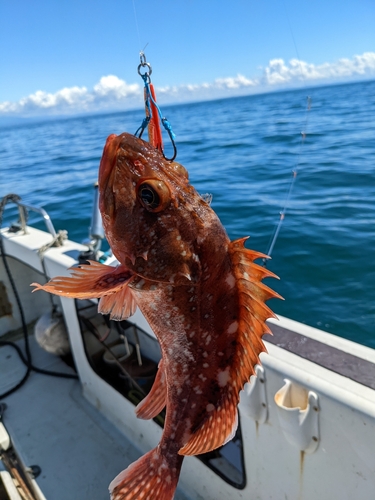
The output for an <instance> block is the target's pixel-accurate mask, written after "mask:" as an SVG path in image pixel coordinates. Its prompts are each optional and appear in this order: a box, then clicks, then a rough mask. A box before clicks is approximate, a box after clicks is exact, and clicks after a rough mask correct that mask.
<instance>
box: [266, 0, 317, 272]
mask: <svg viewBox="0 0 375 500" xmlns="http://www.w3.org/2000/svg"><path fill="white" fill-rule="evenodd" d="M282 3H283V5H284V10H285V16H286V19H287V22H288V26H289V30H290V34H291V37H292V40H293V44H294V49H295V51H296V54H297V61H298V67H299V71H300V75H301V81H302V84H303V86H304V87H305V88H306V81H305V75H304V73H303V68H302V62H301V58H300V56H299V52H298V48H297V44H296V40H295V38H294V34H293V30H292V26H291V23H290V20H289V16H288V10H287V7H286V4H285V1H284V0H283V2H282ZM310 109H311V97H310V96H307V98H306V109H305V120H304V127H303V129H302V130H301V135H300V142H299V146H298V152H297V160H296V162H295V166H294V169H293V170H292V176H291V180H290V184H289V188H288V192H287V195H286V198H285V202H284V205H283V208H282V210H281V212H280V217H279V221H278V222H277V223H276V226H275V230H274V233H273V235H272V236H271V238H270V241H269V244H268V250H267V252H266V255H267V256H268V257H271V254H272V251H273V249H274V246H275V244H276V240H277V238H278V236H279V233H280V229H281V225H282V223H283V221H284V219H285V216H286V212H287V209H288V207H289V203H290V199H291V196H292V191H293V188H294V185H295V182H296V178H297V175H298V171H297V170H298V166H299V165H300V163H301V156H302V147H303V144H304V143H305V139H306V131H307V125H308V120H309V111H310ZM266 263H267V259H263V265H264V266H266Z"/></svg>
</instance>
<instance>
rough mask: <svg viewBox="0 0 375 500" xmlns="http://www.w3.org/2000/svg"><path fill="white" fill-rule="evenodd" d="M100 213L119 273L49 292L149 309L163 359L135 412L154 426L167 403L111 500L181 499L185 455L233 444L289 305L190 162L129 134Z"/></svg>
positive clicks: (112, 150)
mask: <svg viewBox="0 0 375 500" xmlns="http://www.w3.org/2000/svg"><path fill="white" fill-rule="evenodd" d="M99 194H100V201H99V205H100V212H101V215H102V220H103V226H104V230H105V234H106V237H107V240H108V242H109V244H110V247H111V249H112V251H113V254H114V255H115V257H116V258H117V260H118V262H119V265H118V266H117V267H116V268H114V267H110V266H107V265H105V264H100V263H98V262H94V261H89V263H88V264H82V265H80V266H78V267H74V268H73V269H72V274H71V276H70V277H64V276H60V277H55V278H53V279H52V280H50V281H49V282H48V283H47V284H45V285H39V284H36V283H33V285H34V286H35V287H36V288H35V289H34V290H33V291H35V290H45V291H47V292H50V293H54V294H57V295H62V296H65V297H72V298H73V297H74V298H79V299H89V298H99V304H98V310H99V311H100V312H101V313H103V314H109V315H110V317H111V318H112V319H114V320H123V319H126V318H128V317H130V316H131V315H132V314H134V312H135V310H136V308H137V307H139V309H140V310H141V312H142V313H143V315H144V316H145V318H146V319H147V321H148V323H149V324H150V326H151V328H152V330H153V331H154V333H155V335H156V337H157V339H158V341H159V343H160V347H161V352H162V357H161V361H160V363H159V366H158V371H157V375H156V378H155V381H154V384H153V386H152V388H151V391H150V392H149V394H148V395H147V396H146V397H145V398H144V399H143V400H142V401H141V403H140V404H139V405H138V406H137V407H136V409H135V411H136V414H137V417H138V418H142V419H151V418H154V417H155V416H157V415H158V414H159V413H160V411H161V410H163V408H164V407H166V416H165V425H164V430H163V433H162V436H161V439H160V442H159V444H158V446H157V447H156V448H154V449H153V450H151V451H149V452H148V453H146V454H145V455H144V456H142V457H141V458H139V459H138V460H137V461H136V462H134V463H133V464H131V465H130V466H129V467H128V468H127V469H125V470H124V471H122V472H121V473H120V474H119V475H118V476H117V477H116V478H115V479H114V480H113V481H112V483H111V484H110V487H109V489H110V493H111V499H112V500H132V499H153V500H169V499H172V498H173V497H174V493H175V490H176V487H177V483H178V479H179V475H180V470H181V466H182V462H183V459H184V457H185V456H187V455H199V454H202V453H207V452H210V451H212V450H215V449H216V448H218V447H220V446H222V445H224V444H225V443H227V442H228V441H229V440H231V439H232V438H233V437H234V435H235V432H236V429H237V426H238V410H237V405H238V403H239V397H240V391H241V390H242V389H243V387H244V384H245V383H246V382H248V381H249V379H250V377H251V375H253V374H254V373H255V371H254V367H255V365H256V364H258V363H260V359H259V355H260V354H261V353H262V352H264V351H266V348H265V345H264V343H263V340H262V336H263V335H264V334H265V333H271V330H270V328H269V327H268V326H267V324H266V320H267V319H268V318H270V317H276V315H275V314H274V313H273V312H272V311H271V309H270V308H269V307H268V306H267V305H266V304H265V302H266V301H267V300H268V299H271V298H281V297H280V295H279V294H277V293H276V292H275V291H273V290H272V289H271V288H269V287H268V286H266V285H265V284H264V283H263V282H262V280H263V279H264V278H269V277H274V278H276V276H275V275H274V274H273V273H272V272H271V271H269V270H268V269H267V268H266V267H264V266H260V265H258V264H256V263H255V262H254V261H255V260H256V259H260V258H262V259H263V258H266V256H265V255H263V254H262V253H259V252H256V251H253V250H250V249H248V248H246V247H245V242H246V240H247V237H245V238H240V239H237V240H234V241H230V239H229V237H228V235H227V233H226V231H225V229H224V227H223V225H222V224H221V222H220V220H219V218H218V216H217V214H216V213H215V212H214V210H213V209H212V208H211V206H210V204H209V203H208V202H207V198H204V197H202V196H200V195H199V193H198V192H197V191H196V190H195V188H194V187H193V186H192V185H191V184H190V181H189V175H188V172H187V170H186V169H185V167H184V166H183V165H181V164H180V163H178V162H176V161H172V162H171V161H169V160H166V159H165V158H164V157H163V155H162V153H161V152H160V151H159V150H157V149H155V148H154V147H152V145H150V144H149V143H147V142H145V141H143V140H142V139H139V138H136V137H134V136H133V135H131V134H128V133H122V134H120V135H115V134H112V135H110V136H109V137H108V139H107V142H106V145H105V147H104V151H103V156H102V159H101V162H100V167H99Z"/></svg>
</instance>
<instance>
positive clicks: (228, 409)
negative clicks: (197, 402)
mask: <svg viewBox="0 0 375 500" xmlns="http://www.w3.org/2000/svg"><path fill="white" fill-rule="evenodd" d="M246 239H247V238H241V239H239V240H235V241H232V242H231V243H230V244H229V250H228V251H229V255H230V258H231V263H232V272H233V275H234V277H235V287H234V289H235V290H236V293H237V294H238V301H239V313H240V314H239V318H238V326H237V331H236V332H235V335H236V343H237V349H236V352H235V355H234V357H233V361H232V364H231V366H229V367H228V374H227V375H226V378H227V377H228V378H227V383H226V384H225V385H224V387H223V388H222V396H221V403H220V406H218V407H217V408H212V409H211V408H209V407H211V406H212V405H207V414H206V417H205V419H203V421H202V425H201V426H200V427H199V429H198V430H197V431H196V432H195V433H194V434H193V435H192V436H191V438H190V439H189V441H188V442H187V443H186V444H185V446H183V448H181V449H180V451H179V453H180V454H181V455H199V454H201V453H207V452H209V451H212V450H214V449H216V448H218V447H219V446H222V445H223V444H225V443H227V442H228V441H229V440H230V439H232V438H233V436H234V434H235V432H236V429H237V424H238V418H237V405H238V402H239V392H240V391H241V389H243V386H244V385H245V383H246V382H248V381H249V379H250V376H251V375H253V374H254V373H255V365H256V364H257V363H259V362H260V361H259V354H260V353H261V352H263V351H265V350H266V348H265V346H264V344H263V341H262V336H263V335H264V334H265V333H271V331H270V329H269V328H268V326H267V325H266V323H265V321H266V319H267V318H270V317H276V316H275V314H274V313H273V312H272V311H271V310H270V309H269V308H268V307H267V306H266V305H265V301H266V300H268V299H270V298H281V297H280V295H279V294H277V293H276V292H274V291H273V290H271V289H270V288H268V287H267V286H266V285H264V284H262V283H261V280H262V279H263V278H267V277H274V278H276V277H277V276H275V275H274V274H273V273H272V272H271V271H268V270H267V269H265V268H264V267H261V266H259V265H257V264H254V262H253V261H254V260H255V259H258V258H265V257H267V256H265V255H263V254H261V253H258V252H254V251H252V250H248V249H247V248H245V247H244V242H245V241H246ZM209 410H211V411H209Z"/></svg>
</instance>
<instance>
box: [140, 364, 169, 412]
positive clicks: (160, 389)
mask: <svg viewBox="0 0 375 500" xmlns="http://www.w3.org/2000/svg"><path fill="white" fill-rule="evenodd" d="M166 399H167V384H166V378H165V370H164V366H163V359H161V360H160V363H159V368H158V372H157V374H156V377H155V381H154V384H153V386H152V388H151V391H150V392H149V393H148V394H147V396H146V397H145V398H144V399H143V400H142V401H141V402H140V403H139V404H138V406H137V407H136V408H135V413H136V415H137V417H138V418H142V419H144V420H149V419H151V418H155V417H156V416H157V415H159V413H160V412H161V411H162V409H163V408H164V407H165V404H166Z"/></svg>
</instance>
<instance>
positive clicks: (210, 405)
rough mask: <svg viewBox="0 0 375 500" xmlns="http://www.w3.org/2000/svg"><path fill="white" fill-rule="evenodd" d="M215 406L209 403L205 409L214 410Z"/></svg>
mask: <svg viewBox="0 0 375 500" xmlns="http://www.w3.org/2000/svg"><path fill="white" fill-rule="evenodd" d="M214 409H215V407H214V405H213V404H211V403H209V404H208V405H207V406H206V410H207V411H214Z"/></svg>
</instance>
